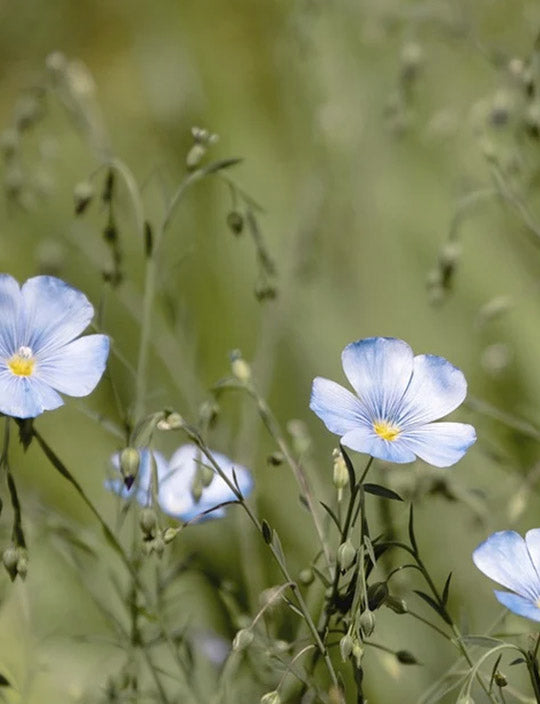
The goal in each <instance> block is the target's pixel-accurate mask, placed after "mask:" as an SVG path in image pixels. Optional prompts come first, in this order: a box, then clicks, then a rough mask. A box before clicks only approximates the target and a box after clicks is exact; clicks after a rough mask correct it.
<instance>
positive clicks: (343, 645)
mask: <svg viewBox="0 0 540 704" xmlns="http://www.w3.org/2000/svg"><path fill="white" fill-rule="evenodd" d="M353 646H354V641H353V639H352V636H351V635H350V634H349V633H347V634H345V635H344V636H343V638H342V639H341V640H340V641H339V652H340V653H341V659H342V660H343V662H346V661H347V660H348V659H349V656H350V655H351V653H352V651H353Z"/></svg>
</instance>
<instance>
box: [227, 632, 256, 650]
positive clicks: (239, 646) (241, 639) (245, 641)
mask: <svg viewBox="0 0 540 704" xmlns="http://www.w3.org/2000/svg"><path fill="white" fill-rule="evenodd" d="M254 637H255V636H254V635H253V632H252V631H250V630H249V629H248V628H241V629H240V630H239V631H238V633H237V634H236V635H235V636H234V640H233V643H232V649H233V650H235V651H237V652H238V651H240V650H245V649H246V648H248V647H249V646H250V645H251V644H252V643H253V638H254Z"/></svg>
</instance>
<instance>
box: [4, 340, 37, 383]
mask: <svg viewBox="0 0 540 704" xmlns="http://www.w3.org/2000/svg"><path fill="white" fill-rule="evenodd" d="M7 365H8V367H9V369H10V370H11V372H12V373H13V374H15V376H32V374H33V373H34V367H35V366H36V360H35V358H34V356H33V353H32V350H31V349H30V347H25V346H24V345H23V346H21V347H19V349H18V351H17V352H16V353H15V354H14V355H13V356H12V357H11V358H10V359H8V362H7Z"/></svg>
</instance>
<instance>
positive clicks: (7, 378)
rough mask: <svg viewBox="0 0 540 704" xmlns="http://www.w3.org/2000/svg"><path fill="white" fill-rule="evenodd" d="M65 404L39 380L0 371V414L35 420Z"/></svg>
mask: <svg viewBox="0 0 540 704" xmlns="http://www.w3.org/2000/svg"><path fill="white" fill-rule="evenodd" d="M63 404H64V402H63V400H62V398H61V396H59V395H58V394H57V393H56V391H55V390H54V389H51V387H50V386H47V384H44V383H43V382H41V381H39V379H31V380H30V379H28V378H23V377H17V376H14V375H13V374H12V373H11V372H10V371H9V370H7V369H2V370H1V371H0V413H3V414H4V415H6V416H13V417H14V418H35V417H36V416H38V415H39V414H40V413H43V411H52V410H54V409H55V408H59V407H60V406H62V405H63Z"/></svg>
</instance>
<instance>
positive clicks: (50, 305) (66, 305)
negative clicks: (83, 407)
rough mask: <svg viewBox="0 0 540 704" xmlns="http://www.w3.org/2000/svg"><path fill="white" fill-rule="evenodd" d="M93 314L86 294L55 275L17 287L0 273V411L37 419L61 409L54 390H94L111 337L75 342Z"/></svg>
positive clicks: (80, 393)
mask: <svg viewBox="0 0 540 704" xmlns="http://www.w3.org/2000/svg"><path fill="white" fill-rule="evenodd" d="M93 315H94V309H93V307H92V305H91V303H90V302H89V301H88V299H87V298H86V296H85V295H84V294H83V293H81V292H80V291H77V290H76V289H74V288H72V287H71V286H68V284H66V283H64V282H63V281H61V280H60V279H57V278H55V277H54V276H35V277H33V278H32V279H28V281H26V282H25V283H24V284H23V285H22V287H19V284H18V283H17V281H16V280H15V279H14V278H13V277H12V276H9V275H8V274H0V413H3V414H4V415H7V416H14V417H15V418H35V417H36V416H38V415H39V414H40V413H43V411H50V410H53V409H54V408H58V407H59V406H62V405H63V403H64V402H63V400H62V398H61V396H60V395H59V393H58V392H61V393H64V394H67V395H68V396H87V395H88V394H89V393H90V392H91V391H93V390H94V388H95V386H96V384H97V383H98V381H99V380H100V379H101V376H102V374H103V371H104V370H105V364H106V362H107V357H108V354H109V338H108V337H107V336H106V335H87V336H85V337H80V338H78V336H79V335H80V334H81V333H82V332H83V331H84V329H85V328H86V327H87V326H88V324H89V322H90V321H91V320H92V317H93ZM75 338H78V339H75Z"/></svg>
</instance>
